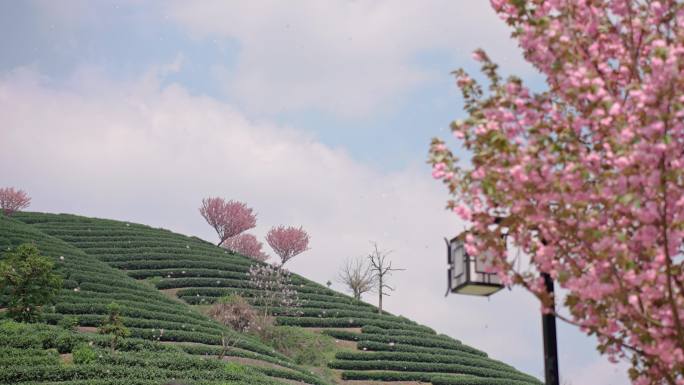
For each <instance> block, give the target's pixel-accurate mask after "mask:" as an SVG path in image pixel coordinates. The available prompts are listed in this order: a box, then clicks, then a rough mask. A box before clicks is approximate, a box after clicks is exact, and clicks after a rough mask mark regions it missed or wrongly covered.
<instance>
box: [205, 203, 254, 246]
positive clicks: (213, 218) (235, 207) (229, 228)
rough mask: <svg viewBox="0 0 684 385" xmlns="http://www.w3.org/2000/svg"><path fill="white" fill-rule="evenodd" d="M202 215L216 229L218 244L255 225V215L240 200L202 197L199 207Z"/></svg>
mask: <svg viewBox="0 0 684 385" xmlns="http://www.w3.org/2000/svg"><path fill="white" fill-rule="evenodd" d="M199 211H200V214H202V217H204V219H205V220H206V221H207V223H209V225H211V227H213V228H214V230H216V234H218V236H219V242H218V246H221V245H222V244H223V243H224V242H225V241H226V240H227V239H228V238H231V237H234V236H236V235H238V234H240V233H242V232H244V231H246V230H249V229H251V228H254V226H256V215H255V214H254V213H253V210H252V209H251V208H248V207H247V205H245V204H244V203H242V202H237V201H233V200H230V201H228V202H226V201H225V200H224V199H223V198H205V199H202V207H200V209H199Z"/></svg>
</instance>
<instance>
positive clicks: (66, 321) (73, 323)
mask: <svg viewBox="0 0 684 385" xmlns="http://www.w3.org/2000/svg"><path fill="white" fill-rule="evenodd" d="M57 326H59V327H61V328H62V329H64V330H69V331H75V330H76V328H77V327H78V317H74V316H64V317H62V319H60V320H59V322H58V323H57Z"/></svg>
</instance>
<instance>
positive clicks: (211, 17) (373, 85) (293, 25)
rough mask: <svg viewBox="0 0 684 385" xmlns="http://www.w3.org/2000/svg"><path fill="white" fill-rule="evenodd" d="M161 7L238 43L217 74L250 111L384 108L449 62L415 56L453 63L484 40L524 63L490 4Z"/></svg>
mask: <svg viewBox="0 0 684 385" xmlns="http://www.w3.org/2000/svg"><path fill="white" fill-rule="evenodd" d="M167 4H170V6H169V9H168V10H167V12H168V15H169V16H170V18H171V19H172V20H175V21H176V22H178V23H179V24H180V25H181V26H183V27H185V28H187V29H188V30H189V31H190V32H191V33H193V34H195V35H196V36H197V37H199V38H212V39H213V38H229V39H235V40H236V41H237V43H238V44H239V47H240V48H239V54H238V58H237V63H236V64H235V66H234V67H233V66H232V65H231V66H217V68H216V69H215V73H216V74H217V75H218V77H219V78H220V79H221V80H222V81H223V82H224V85H225V88H226V90H227V92H228V93H229V95H231V96H232V97H233V98H234V99H235V100H237V101H238V102H240V103H241V105H243V106H244V107H246V108H247V109H249V110H250V111H254V112H257V113H264V112H266V113H273V112H281V111H289V110H307V109H319V110H323V111H327V112H332V113H336V114H341V115H363V114H367V113H369V112H371V111H374V110H376V109H377V108H385V107H388V106H389V105H391V104H392V102H394V101H396V100H397V99H398V98H400V97H402V96H405V95H406V93H408V92H410V91H411V90H413V89H415V88H416V87H417V86H419V85H423V84H425V83H426V82H428V81H430V80H433V79H439V81H442V79H443V77H444V76H445V75H446V72H448V71H450V70H452V69H453V68H448V69H446V70H445V69H439V70H435V69H432V70H428V69H426V68H427V67H426V66H422V65H420V64H419V62H420V60H421V55H434V54H441V55H447V56H448V57H453V58H454V63H459V64H454V66H458V65H464V63H465V62H466V61H468V62H470V53H471V52H472V51H473V50H474V49H475V48H478V47H483V48H487V49H488V50H489V51H490V53H491V54H492V56H493V58H495V59H496V60H500V61H501V62H503V63H504V64H505V66H506V67H508V68H513V69H524V70H529V66H527V65H525V64H523V60H522V57H521V54H520V52H519V50H518V49H517V48H516V44H515V43H514V42H513V41H511V40H510V39H509V35H510V31H509V29H508V28H507V26H506V25H505V23H504V22H502V21H500V20H499V18H498V16H496V15H495V14H494V12H493V11H492V10H491V8H490V6H489V4H488V2H487V1H481V0H477V1H475V0H470V1H449V0H434V1H423V0H404V1H395V0H382V1H346V0H339V1H326V2H321V1H317V0H308V1H307V0H303V1H295V2H282V1H277V0H268V1H257V2H254V1H252V2H247V1H242V2H235V1H233V2H230V1H221V0H207V1H200V2H186V1H177V2H174V3H167ZM502 42H505V43H504V44H502ZM423 59H424V58H423ZM424 60H426V59H424ZM435 71H437V73H435ZM442 71H444V72H442Z"/></svg>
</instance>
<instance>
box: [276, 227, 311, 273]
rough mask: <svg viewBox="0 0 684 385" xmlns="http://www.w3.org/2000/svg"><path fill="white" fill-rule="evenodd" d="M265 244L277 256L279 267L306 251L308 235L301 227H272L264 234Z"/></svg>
mask: <svg viewBox="0 0 684 385" xmlns="http://www.w3.org/2000/svg"><path fill="white" fill-rule="evenodd" d="M266 242H268V244H269V245H270V246H271V248H272V249H273V251H275V252H276V254H278V256H279V257H280V261H281V264H280V265H281V266H283V265H285V263H286V262H287V261H289V260H290V259H292V258H293V257H294V256H296V255H298V254H300V253H302V252H304V251H306V250H308V247H309V235H308V234H307V233H306V231H304V229H302V228H301V227H299V228H296V227H291V226H290V227H285V226H278V227H273V228H272V229H271V230H270V231H269V232H268V234H266Z"/></svg>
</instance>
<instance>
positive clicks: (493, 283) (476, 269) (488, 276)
mask: <svg viewBox="0 0 684 385" xmlns="http://www.w3.org/2000/svg"><path fill="white" fill-rule="evenodd" d="M467 234H468V232H467V231H466V232H463V233H461V234H459V235H457V236H455V237H454V238H452V239H451V240H447V239H446V238H445V239H444V240H445V242H446V244H447V263H448V270H447V295H448V294H449V293H456V294H467V295H477V296H483V297H488V296H490V295H492V294H494V293H496V292H497V291H499V290H501V289H503V287H504V286H503V284H502V283H501V280H500V279H499V276H498V275H497V274H496V273H492V271H493V270H491V269H490V266H491V264H492V255H477V256H476V255H469V254H468V253H467V252H466V249H465V237H466V235H467ZM541 276H542V278H543V279H544V285H545V287H546V291H547V292H548V293H549V294H550V295H551V298H552V300H553V292H554V287H553V286H554V285H553V279H551V276H550V275H549V274H547V273H542V274H541ZM552 309H555V303H552ZM542 333H543V336H544V373H545V377H546V382H545V384H546V385H558V383H559V382H558V381H559V378H558V344H557V342H556V317H555V316H554V315H553V314H543V313H542Z"/></svg>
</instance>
